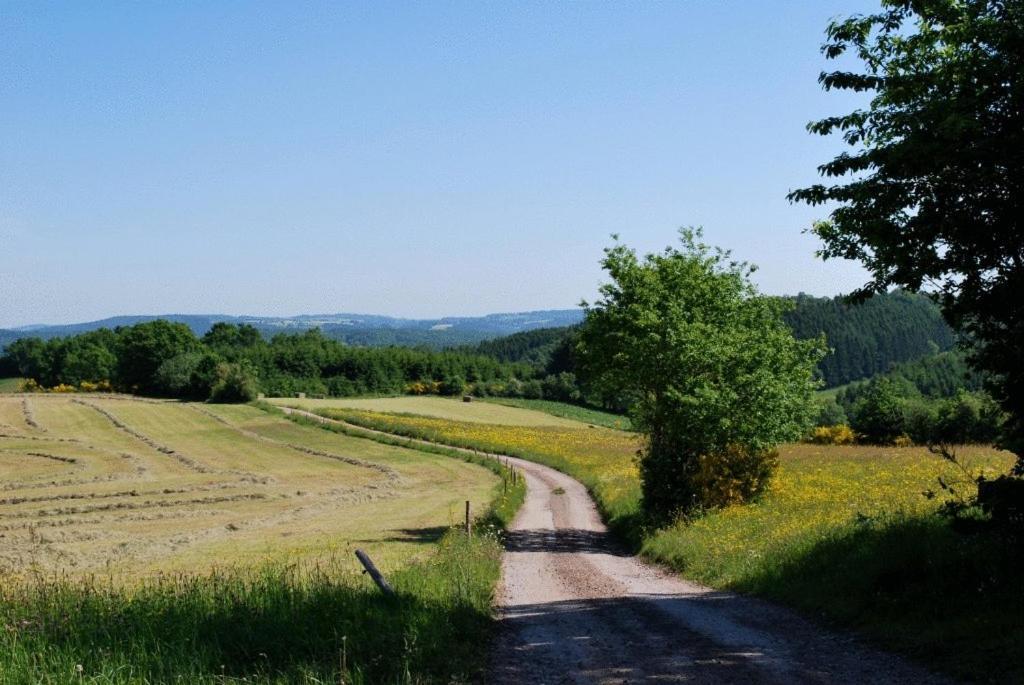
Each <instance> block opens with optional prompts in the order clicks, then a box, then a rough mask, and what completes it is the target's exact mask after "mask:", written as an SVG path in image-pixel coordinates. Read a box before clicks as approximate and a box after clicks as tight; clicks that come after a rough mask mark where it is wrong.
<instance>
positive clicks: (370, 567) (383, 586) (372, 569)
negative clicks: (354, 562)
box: [356, 549, 395, 597]
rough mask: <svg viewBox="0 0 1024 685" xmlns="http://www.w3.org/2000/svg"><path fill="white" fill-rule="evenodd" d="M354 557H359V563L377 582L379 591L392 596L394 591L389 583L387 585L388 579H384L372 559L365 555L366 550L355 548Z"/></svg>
mask: <svg viewBox="0 0 1024 685" xmlns="http://www.w3.org/2000/svg"><path fill="white" fill-rule="evenodd" d="M356 557H358V558H359V563H361V564H362V565H363V568H364V569H366V571H365V572H366V573H368V574H370V577H371V578H373V582H375V583H376V584H377V587H379V588H380V590H381V592H383V593H384V594H385V595H387V596H388V597H394V596H395V591H394V590H393V589H392V588H391V586H390V585H388V581H386V580H385V579H384V576H383V574H381V572H380V571H378V570H377V567H376V566H374V564H373V561H372V560H371V559H370V557H369V556H367V554H366V552H364V551H363V550H361V549H357V550H356Z"/></svg>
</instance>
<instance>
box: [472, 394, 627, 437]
mask: <svg viewBox="0 0 1024 685" xmlns="http://www.w3.org/2000/svg"><path fill="white" fill-rule="evenodd" d="M483 401H484V402H493V403H494V404H501V405H504V406H506V407H519V408H520V409H534V410H536V411H540V412H544V413H545V414H551V415H552V416H558V417H560V418H563V419H572V420H573V421H579V422H581V423H589V424H591V425H594V426H603V427H605V428H616V429H618V430H625V431H628V430H632V428H633V425H632V422H631V421H630V420H629V417H628V416H624V415H622V414H613V413H611V412H607V411H601V410H600V409H594V408H592V407H583V406H580V405H578V404H566V403H565V402H555V401H553V400H531V399H524V398H521V397H485V398H483Z"/></svg>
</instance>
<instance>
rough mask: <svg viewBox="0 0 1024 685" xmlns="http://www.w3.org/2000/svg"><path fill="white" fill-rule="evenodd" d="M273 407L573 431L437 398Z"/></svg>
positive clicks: (566, 423) (530, 414)
mask: <svg viewBox="0 0 1024 685" xmlns="http://www.w3.org/2000/svg"><path fill="white" fill-rule="evenodd" d="M268 401H269V402H272V403H274V404H278V405H283V406H284V405H286V406H290V407H300V408H302V409H307V410H310V411H319V410H321V409H358V410H362V411H371V412H373V411H375V412H394V413H400V414H415V415H417V416H432V417H434V418H438V419H451V420H452V421H469V422H472V423H493V424H499V425H503V426H561V427H563V428H574V427H576V426H577V423H576V422H575V421H572V420H569V419H567V418H563V417H559V416H553V415H552V414H549V413H546V412H543V411H536V410H532V409H516V408H512V409H510V408H508V407H503V406H501V405H498V404H492V403H489V402H481V401H479V400H474V401H473V402H463V401H462V400H461V399H453V398H449V397H437V396H428V395H423V396H404V397H382V398H371V399H328V400H314V399H301V400H300V399H291V398H272V399H269V400H268Z"/></svg>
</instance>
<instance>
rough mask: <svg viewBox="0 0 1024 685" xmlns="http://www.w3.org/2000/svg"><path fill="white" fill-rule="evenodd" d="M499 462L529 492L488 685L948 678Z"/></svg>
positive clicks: (572, 492) (553, 475) (499, 599)
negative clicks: (668, 552) (640, 541)
mask: <svg viewBox="0 0 1024 685" xmlns="http://www.w3.org/2000/svg"><path fill="white" fill-rule="evenodd" d="M285 411H287V412H289V413H296V414H303V415H305V416H308V417H310V418H313V419H315V420H318V421H322V422H324V423H341V424H344V425H346V426H349V427H351V428H353V429H357V430H361V431H365V432H368V433H380V431H374V430H370V429H365V428H361V427H359V426H354V425H352V424H348V423H345V422H343V421H335V420H332V419H324V418H322V417H320V416H317V415H315V414H312V413H309V412H306V411H303V410H298V409H285ZM385 435H389V434H387V433H385ZM394 437H398V436H394ZM403 439H404V438H403ZM413 442H422V441H418V440H414V441H413ZM465 451H471V450H465ZM490 456H495V457H497V456H499V455H490ZM501 458H502V459H506V460H507V461H508V462H509V463H510V464H511V465H514V466H515V467H516V468H517V469H518V470H519V471H520V472H521V473H523V474H524V475H525V477H526V486H527V496H526V501H525V503H524V504H523V507H522V509H520V511H519V513H518V515H517V516H516V518H515V520H514V521H513V522H512V525H511V526H510V529H509V531H508V535H507V550H506V553H505V556H504V559H503V561H502V579H501V584H500V586H499V588H498V592H497V596H496V608H497V612H498V618H499V631H498V639H497V644H496V645H495V649H494V652H493V655H492V658H491V664H490V670H489V677H488V679H487V682H489V683H496V684H498V685H506V684H508V685H511V684H513V683H515V684H519V683H530V684H531V685H555V684H562V683H565V684H569V683H572V684H577V683H579V684H582V683H586V684H590V683H601V684H606V683H643V682H659V683H662V682H666V683H679V682H686V683H779V684H783V683H785V684H789V683H848V684H850V685H863V684H866V683H915V684H917V683H948V682H950V681H949V680H947V679H945V678H943V677H940V676H937V675H935V674H932V673H929V672H927V671H925V670H923V669H921V668H920V667H918V666H916V665H914V664H910V663H908V662H906V661H905V660H903V659H901V658H900V657H897V656H894V655H891V654H888V653H885V652H881V651H879V650H876V649H873V648H871V647H868V646H866V645H864V644H862V643H860V642H858V641H857V640H856V639H854V638H852V637H850V636H849V635H844V634H841V633H837V632H834V631H830V630H826V629H823V628H822V627H821V626H818V625H816V624H815V623H813V622H811V621H808V620H807V619H805V618H803V617H801V616H799V615H797V614H795V613H794V612H792V611H789V610H787V609H784V608H782V607H778V606H775V605H773V604H770V603H767V602H764V601H761V600H757V599H754V598H751V597H746V596H741V595H736V594H733V593H729V592H721V591H716V590H711V589H709V588H706V587H703V586H700V585H696V584H694V583H689V582H687V581H684V580H681V579H679V578H678V577H676V576H674V575H672V574H669V573H667V572H665V571H663V570H661V569H659V568H657V567H655V566H652V565H650V564H647V563H645V562H643V561H641V560H640V559H639V558H637V557H635V556H631V555H629V554H626V553H624V552H623V551H622V550H621V549H620V548H619V547H618V546H617V545H616V544H615V542H614V541H613V540H612V539H611V538H610V536H609V534H608V531H607V528H606V527H605V526H604V524H603V523H602V522H601V518H600V516H599V515H598V513H597V509H596V508H595V506H594V502H593V500H591V498H590V496H589V494H588V493H587V491H586V488H584V487H583V485H582V484H580V483H579V482H578V481H576V480H574V479H573V478H570V477H569V476H567V475H565V474H563V473H561V472H559V471H556V470H554V469H552V468H549V467H547V466H542V465H540V464H536V463H534V462H529V461H525V460H522V459H515V458H506V457H501Z"/></svg>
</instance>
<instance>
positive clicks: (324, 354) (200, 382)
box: [0, 320, 540, 401]
mask: <svg viewBox="0 0 1024 685" xmlns="http://www.w3.org/2000/svg"><path fill="white" fill-rule="evenodd" d="M0 372H3V373H4V374H5V375H19V376H22V377H25V378H28V379H32V380H33V381H34V382H36V383H37V384H38V385H39V386H42V387H44V388H53V387H60V386H64V387H66V388H69V389H70V388H72V387H79V386H82V384H83V383H85V384H93V385H95V384H98V383H103V384H109V386H110V387H112V388H114V389H117V390H121V391H125V392H133V393H139V394H144V395H155V396H163V397H178V398H188V399H213V400H219V401H247V400H249V399H253V398H254V397H255V396H256V393H258V392H263V393H266V394H268V395H278V396H286V395H292V394H295V393H299V392H303V393H306V394H308V395H325V396H326V395H330V396H351V395H363V394H393V393H405V392H411V393H441V394H449V395H455V394H460V393H462V392H464V391H465V390H466V389H467V387H472V388H473V389H474V390H475V391H477V392H479V393H480V394H511V395H521V394H522V393H523V392H524V389H525V388H526V386H528V384H530V383H531V382H536V384H537V386H538V387H539V386H540V381H536V379H534V378H533V375H534V370H533V368H532V367H530V366H529V365H526V364H513V363H505V362H501V361H498V360H495V359H493V358H491V357H487V356H484V355H480V354H472V353H467V352H463V351H455V350H452V351H441V352H437V351H432V350H428V349H417V348H407V347H382V348H365V347H351V346H347V345H345V344H343V343H341V342H338V341H336V340H332V339H329V338H327V337H325V336H324V335H323V334H321V333H320V331H318V330H311V331H307V332H303V333H299V334H278V335H275V336H273V337H272V338H270V339H269V340H268V339H266V338H264V337H263V336H262V335H261V334H260V332H259V331H258V330H257V329H256V328H254V327H253V326H250V325H247V324H241V325H235V324H229V323H218V324H215V325H214V326H213V327H212V328H211V329H210V330H209V331H208V332H207V333H206V334H205V335H203V336H202V337H201V338H200V337H197V336H196V335H195V334H194V333H193V332H192V330H191V329H190V328H189V327H188V326H187V325H185V324H181V323H173V322H169V321H165V320H156V321H151V322H146V323H140V324H136V325H133V326H125V327H119V328H115V329H99V330H95V331H90V332H87V333H83V334H80V335H75V336H68V337H64V338H53V339H50V340H42V339H39V338H22V339H20V340H17V341H15V342H12V343H10V344H9V345H8V346H7V348H6V349H5V351H4V353H3V355H2V356H0ZM103 387H106V386H105V385H104V386H103Z"/></svg>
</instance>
